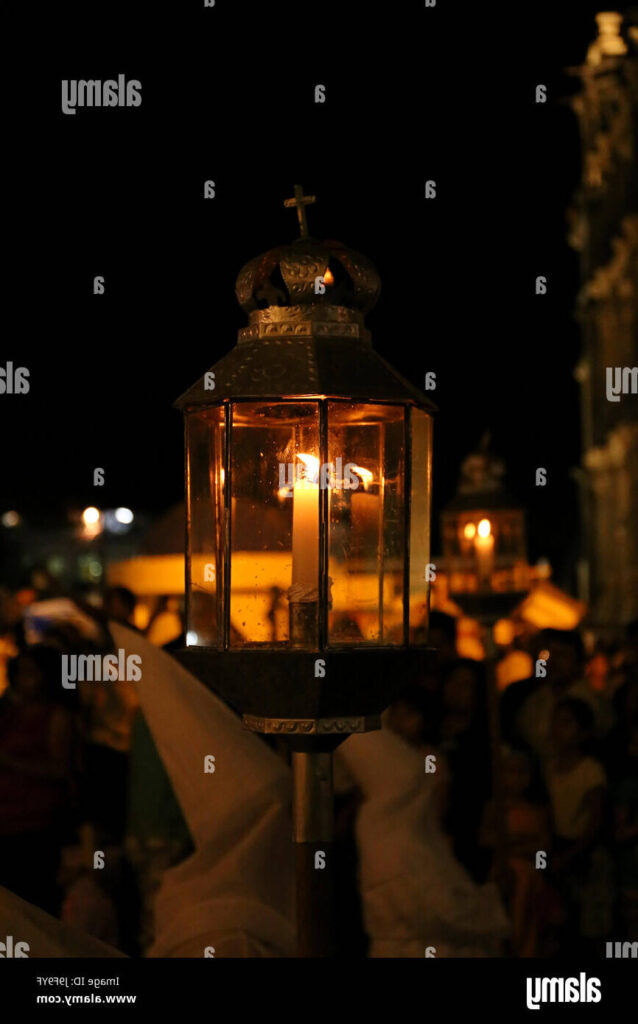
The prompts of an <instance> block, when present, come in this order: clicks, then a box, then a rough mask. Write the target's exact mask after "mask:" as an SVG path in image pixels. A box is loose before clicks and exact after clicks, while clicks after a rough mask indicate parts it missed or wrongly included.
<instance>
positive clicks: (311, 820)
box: [176, 186, 433, 955]
mask: <svg viewBox="0 0 638 1024" xmlns="http://www.w3.org/2000/svg"><path fill="white" fill-rule="evenodd" d="M310 202H314V197H307V196H304V195H303V193H302V191H301V188H300V187H299V186H296V187H295V198H294V199H292V200H287V201H286V205H288V206H292V207H295V208H296V210H297V212H298V216H299V223H300V228H301V236H300V238H298V239H296V240H295V241H294V242H292V243H291V244H289V245H282V246H279V247H277V248H275V249H271V250H269V251H268V252H266V253H264V254H263V255H261V256H258V257H257V258H256V259H253V260H251V261H250V262H249V263H247V264H246V266H245V267H244V268H243V269H242V270H241V272H240V274H239V277H238V279H237V286H236V293H237V297H238V300H239V302H240V304H241V305H242V307H243V309H244V310H245V311H246V313H247V314H248V317H249V324H248V326H247V327H244V328H243V329H242V330H240V331H239V335H238V343H237V345H236V347H235V348H234V349H233V350H232V351H231V352H230V353H229V354H228V355H227V356H225V357H224V358H223V359H221V360H220V361H219V362H218V363H216V364H215V365H214V366H213V367H212V368H211V369H210V370H209V371H208V372H207V373H205V374H204V376H203V377H202V378H201V379H200V380H199V381H197V383H195V384H194V385H193V386H192V387H191V388H189V389H188V391H186V392H185V394H183V395H182V396H181V398H180V399H179V400H178V402H177V403H176V404H177V406H178V408H180V409H181V410H182V411H183V412H184V416H185V431H186V502H187V553H186V619H187V624H186V630H187V643H188V647H187V649H186V650H185V651H184V652H182V654H181V657H182V660H183V661H184V663H185V664H186V665H187V666H188V667H189V668H190V669H191V670H192V671H193V672H194V673H195V674H196V675H198V676H199V677H200V678H201V679H203V680H204V681H205V682H207V683H208V684H209V685H210V686H211V687H212V688H213V689H214V690H215V691H216V692H217V693H219V694H220V696H222V698H223V699H224V700H226V701H227V702H228V703H229V704H230V705H231V706H232V707H234V708H235V709H236V710H237V711H238V712H240V713H241V714H242V716H243V721H244V724H245V726H246V727H247V728H249V729H252V730H255V731H258V732H261V733H268V734H271V735H274V736H278V737H285V738H286V739H287V741H288V742H289V744H290V748H291V749H292V760H293V770H294V803H293V820H294V838H295V841H296V843H297V864H298V901H297V902H298V931H299V947H300V954H301V955H326V954H327V953H329V949H330V943H331V937H330V921H329V920H328V917H329V913H328V912H329V909H330V906H331V899H330V894H329V892H328V889H329V882H328V880H329V877H330V873H331V866H332V858H331V852H330V843H331V840H332V774H331V773H332V751H333V750H334V748H335V747H336V746H337V745H338V743H340V742H341V741H342V740H343V739H344V738H345V737H346V736H347V735H348V734H350V733H353V732H364V731H366V730H369V729H375V728H378V727H379V725H380V721H379V715H380V713H381V711H383V709H384V708H385V707H387V705H388V704H389V703H390V701H391V700H392V698H393V696H394V694H395V693H396V692H397V688H398V687H399V686H400V685H401V684H402V683H403V682H404V680H405V679H406V678H409V677H410V676H411V675H412V674H413V673H415V672H417V671H418V670H419V665H420V663H421V660H422V659H423V656H424V636H425V630H424V629H423V626H424V624H426V622H427V608H428V586H429V585H428V582H427V577H428V572H427V569H426V567H427V565H428V562H429V557H430V490H431V453H432V419H431V413H432V410H433V406H432V405H431V403H430V402H429V401H428V400H427V399H426V398H425V396H424V395H423V394H422V393H421V392H419V391H418V390H417V389H415V388H414V387H412V385H410V384H409V383H408V382H407V381H406V380H404V379H403V378H402V377H401V376H400V375H399V374H398V373H397V372H396V371H395V370H394V369H393V368H392V367H391V366H390V365H389V364H388V363H386V362H385V361H384V360H383V359H382V358H381V357H380V356H378V355H377V354H376V353H375V352H374V350H373V349H372V346H371V344H370V335H369V332H368V331H367V329H366V327H365V325H364V315H365V313H366V312H367V311H368V310H369V309H371V308H372V306H373V305H374V303H375V302H376V300H377V298H378V294H379V289H380V281H379V277H378V275H377V272H376V270H375V268H374V267H373V265H372V264H371V262H370V261H369V260H368V259H367V258H366V257H364V256H362V255H360V254H359V253H356V252H353V251H352V250H351V249H349V248H347V247H345V246H344V245H342V244H341V243H339V242H319V241H317V240H315V239H312V238H310V237H309V236H308V232H307V224H306V213H305V206H306V205H308V203H310ZM318 855H319V856H318ZM323 865H325V867H324V866H323Z"/></svg>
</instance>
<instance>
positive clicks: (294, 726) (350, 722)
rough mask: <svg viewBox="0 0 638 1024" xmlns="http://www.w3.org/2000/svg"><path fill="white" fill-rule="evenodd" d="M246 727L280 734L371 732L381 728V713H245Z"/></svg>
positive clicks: (307, 734) (314, 734)
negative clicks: (288, 715)
mask: <svg viewBox="0 0 638 1024" xmlns="http://www.w3.org/2000/svg"><path fill="white" fill-rule="evenodd" d="M243 722H244V728H245V729H250V730H251V732H263V733H276V734H279V735H280V736H286V735H296V736H327V735H330V734H332V735H334V734H335V733H337V734H338V733H343V734H346V733H351V732H371V731H372V730H374V729H380V728H381V718H380V717H379V715H348V716H344V717H340V718H262V717H261V716H259V715H243Z"/></svg>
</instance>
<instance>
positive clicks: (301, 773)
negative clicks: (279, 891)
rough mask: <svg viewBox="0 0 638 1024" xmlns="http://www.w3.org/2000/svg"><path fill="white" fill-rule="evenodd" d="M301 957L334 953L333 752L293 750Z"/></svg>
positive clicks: (294, 818)
mask: <svg viewBox="0 0 638 1024" xmlns="http://www.w3.org/2000/svg"><path fill="white" fill-rule="evenodd" d="M292 770H293V839H294V843H295V870H296V878H297V955H298V956H299V957H333V956H334V955H335V949H336V941H335V907H334V799H333V788H332V751H323V750H322V751H307V752H306V751H304V752H301V751H293V754H292Z"/></svg>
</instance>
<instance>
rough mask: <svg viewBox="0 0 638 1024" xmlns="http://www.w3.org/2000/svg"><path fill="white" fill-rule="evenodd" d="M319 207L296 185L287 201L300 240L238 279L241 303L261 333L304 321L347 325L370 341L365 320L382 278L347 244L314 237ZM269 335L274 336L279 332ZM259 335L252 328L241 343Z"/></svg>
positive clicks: (265, 255) (248, 267)
mask: <svg viewBox="0 0 638 1024" xmlns="http://www.w3.org/2000/svg"><path fill="white" fill-rule="evenodd" d="M314 202H316V198H315V196H305V195H304V194H303V190H302V188H301V186H300V185H295V196H294V198H293V199H285V200H284V206H285V207H288V208H296V210H297V215H298V217H299V229H300V237H299V238H297V239H295V241H293V242H291V243H289V244H288V245H278V246H276V247H275V248H274V249H269V250H268V251H267V252H264V253H262V254H261V255H260V256H256V257H255V258H254V259H252V260H250V261H249V262H248V263H246V265H245V266H244V267H243V268H242V269H241V271H240V273H239V276H238V278H237V285H236V289H235V291H236V294H237V299H238V301H239V304H240V306H241V307H242V309H244V310H245V312H246V313H247V314H248V316H249V318H250V322H251V325H255V326H257V327H258V326H259V325H261V324H273V323H278V324H284V323H285V324H289V325H290V324H294V323H295V322H300V321H301V320H305V321H311V322H315V323H319V322H321V323H329V322H332V323H334V322H347V323H352V324H356V325H357V326H358V328H359V330H358V331H357V332H356V336H358V337H367V332H366V331H365V330H364V329H363V314H364V313H367V312H368V310H370V309H372V307H373V306H374V304H375V302H376V301H377V299H378V297H379V292H380V290H381V281H380V279H379V275H378V273H377V271H376V269H375V267H374V264H373V263H372V262H371V260H369V259H368V258H367V257H366V256H363V255H362V254H361V253H359V252H355V251H354V249H350V248H348V246H346V245H343V243H342V242H335V241H319V240H318V239H316V238H311V237H310V235H309V234H308V224H307V220H306V206H309V205H310V204H311V203H314ZM275 310H277V311H278V312H275ZM336 310H340V311H341V313H340V314H338V313H337V312H336ZM266 311H269V312H268V313H266V315H264V314H265V312H266ZM284 311H287V312H284ZM329 311H330V312H329ZM348 314H350V315H348ZM268 333H269V334H270V335H271V336H272V334H273V330H270V331H268ZM285 333H287V334H288V333H290V332H289V331H286V332H285ZM254 335H255V332H254V331H253V330H251V328H246V329H245V330H244V331H242V332H240V338H239V340H240V341H242V340H245V339H246V338H247V337H254Z"/></svg>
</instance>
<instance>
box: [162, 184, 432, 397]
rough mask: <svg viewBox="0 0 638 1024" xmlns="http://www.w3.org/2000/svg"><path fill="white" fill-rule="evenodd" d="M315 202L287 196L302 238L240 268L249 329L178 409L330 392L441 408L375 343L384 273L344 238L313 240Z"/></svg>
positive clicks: (297, 191) (238, 288)
mask: <svg viewBox="0 0 638 1024" xmlns="http://www.w3.org/2000/svg"><path fill="white" fill-rule="evenodd" d="M313 202H315V197H314V196H304V194H303V192H302V189H301V187H300V186H299V185H296V186H295V197H294V199H287V200H285V202H284V205H285V206H287V207H295V208H296V211H297V215H298V218H299V226H300V237H299V238H297V239H295V240H294V241H293V242H290V243H289V244H285V245H279V246H276V247H275V248H273V249H269V250H268V251H267V252H265V253H262V254H261V255H260V256H256V257H255V258H254V259H252V260H249V261H248V263H246V264H245V266H244V267H243V268H242V269H241V271H240V272H239V276H238V278H237V284H236V288H235V292H236V295H237V299H238V301H239V304H240V305H241V307H242V309H243V310H244V311H245V312H246V313H247V315H248V319H249V323H248V326H247V327H244V328H242V329H241V330H240V331H239V333H238V338H237V345H236V346H235V348H234V349H233V350H232V351H231V352H229V353H228V355H226V356H224V357H223V358H222V359H221V360H219V362H217V363H215V364H214V365H213V366H211V367H210V369H209V370H208V371H207V372H206V373H205V374H204V375H203V376H202V377H201V378H200V380H199V381H197V382H196V383H195V384H194V385H193V386H192V387H190V388H189V389H188V390H187V391H186V392H185V393H184V394H183V395H182V396H181V397H180V398H179V399H178V400H177V402H176V403H175V404H176V406H177V407H178V408H180V409H182V410H187V409H190V408H197V407H205V406H210V405H216V404H218V403H219V402H220V401H223V400H225V399H235V400H239V399H241V398H244V399H259V398H273V399H277V398H288V397H295V398H297V397H299V398H301V397H327V398H330V397H334V398H352V399H353V400H356V401H385V402H401V403H410V404H416V405H418V406H419V407H421V408H424V409H427V410H429V411H433V410H434V409H435V406H434V405H433V403H431V402H430V401H429V399H427V398H426V397H425V395H424V393H423V392H422V391H420V390H419V389H418V388H416V387H414V386H413V385H412V384H411V383H410V382H409V381H407V380H406V379H405V378H404V377H402V376H401V374H400V373H398V372H397V371H396V370H395V369H394V368H393V367H392V366H391V365H390V364H389V363H387V362H386V361H385V360H384V359H383V358H382V357H381V356H380V355H378V353H376V352H375V351H374V349H373V348H372V346H371V344H370V334H369V332H368V330H367V329H366V327H365V324H364V315H365V313H367V312H368V311H369V310H370V309H372V307H373V306H374V304H375V302H376V301H377V298H378V296H379V293H380V290H381V281H380V278H379V274H378V272H377V270H376V268H375V267H374V264H373V263H372V261H371V260H369V259H368V257H367V256H363V255H362V254H361V253H358V252H356V251H355V250H354V249H350V248H349V247H348V246H346V245H343V243H341V242H336V241H319V240H318V239H315V238H311V237H310V235H309V234H308V227H307V222H306V206H308V205H310V204H311V203H313ZM212 375H214V376H212ZM213 382H214V387H211V383H213Z"/></svg>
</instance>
